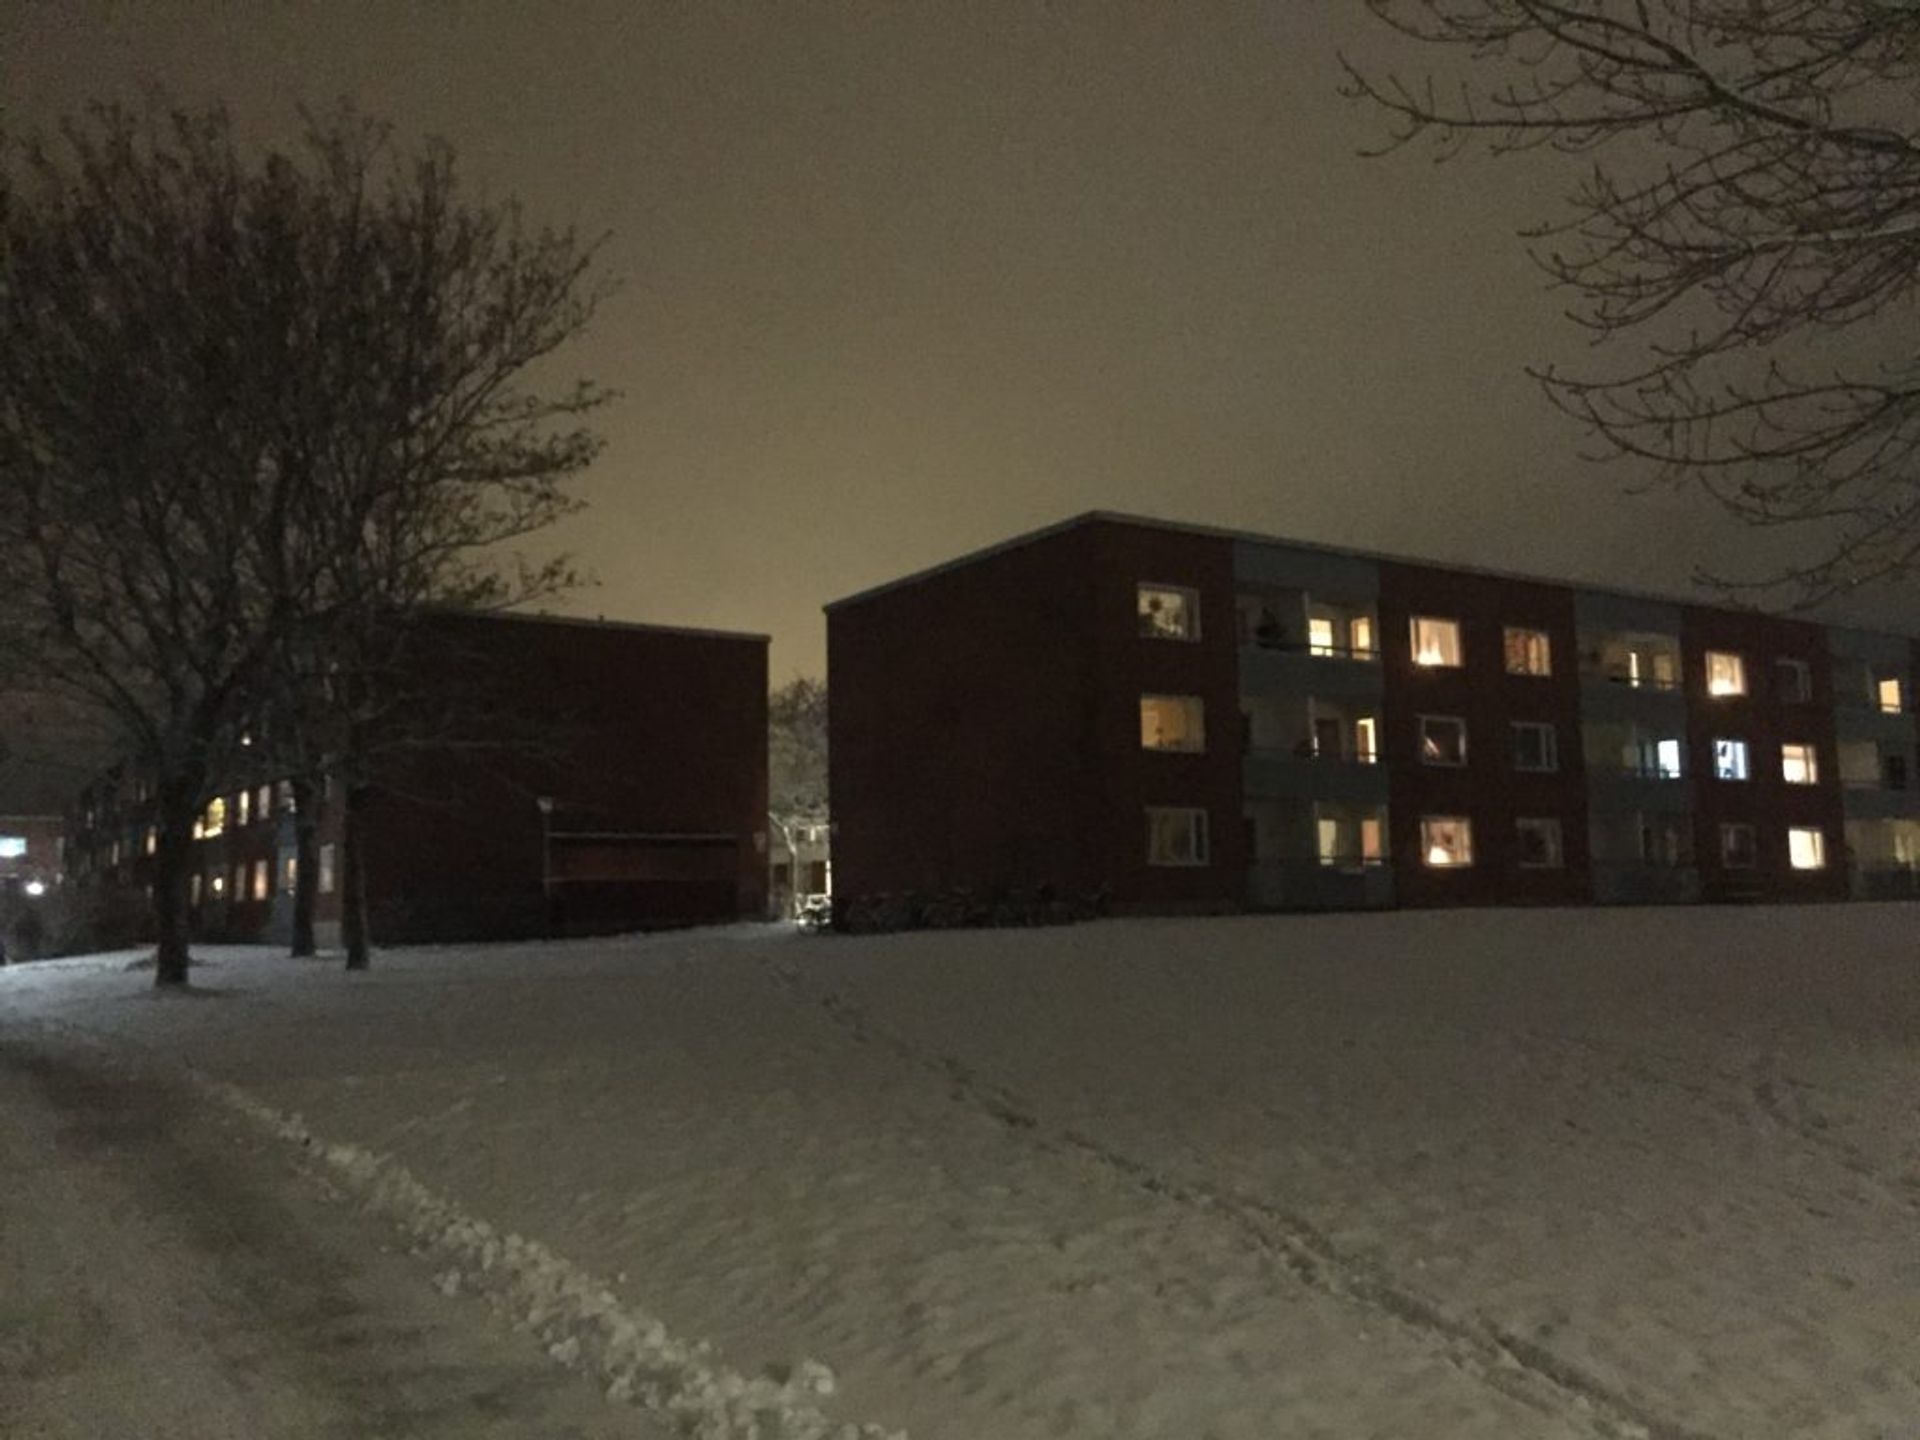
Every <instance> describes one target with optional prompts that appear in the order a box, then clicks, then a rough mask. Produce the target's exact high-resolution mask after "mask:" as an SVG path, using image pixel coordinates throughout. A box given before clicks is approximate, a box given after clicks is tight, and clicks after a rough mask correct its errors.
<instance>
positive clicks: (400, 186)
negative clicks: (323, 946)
mask: <svg viewBox="0 0 1920 1440" xmlns="http://www.w3.org/2000/svg"><path fill="white" fill-rule="evenodd" d="M592 251H593V247H592V246H591V245H583V244H581V243H580V242H579V241H578V240H577V239H576V238H575V237H574V235H573V234H572V233H571V232H551V231H545V230H539V231H534V230H530V229H529V228H528V227H526V226H525V225H524V224H523V223H522V221H521V219H520V216H519V213H518V211H517V210H516V209H515V208H514V207H512V206H511V205H499V204H486V203H479V202H474V201H471V200H468V199H467V198H465V197H464V196H463V194H462V193H461V191H460V190H459V187H458V184H457V181H456V177H455V173H454V166H453V160H452V157H451V154H450V153H449V152H448V151H447V150H446V149H445V147H442V146H431V147H427V148H426V149H424V150H422V151H420V152H418V153H412V154H401V153H399V152H398V151H397V150H396V149H395V147H394V146H393V145H392V142H391V139H390V136H389V133H388V132H387V130H386V129H385V128H384V127H381V126H378V125H375V124H373V123H372V122H369V121H366V120H363V119H361V118H359V117H357V116H354V115H352V114H351V113H343V114H341V115H338V116H335V117H332V118H329V119H324V120H313V121H310V122H309V124H308V127H307V130H306V133H305V135H304V137H303V140H302V142H301V143H300V145H298V146H297V147H295V148H294V149H292V150H291V151H290V152H289V151H271V152H268V153H265V154H263V155H260V156H258V157H256V158H253V159H249V158H248V157H247V156H245V155H243V154H242V152H241V150H240V147H239V146H238V145H237V143H236V141H235V139H234V136H233V134H232V127H231V125H230V123H229V122H228V119H227V117H226V115H225V114H224V112H222V111H220V110H217V109H216V110H211V111H205V112H185V111H175V112H164V113H163V112H153V113H149V114H146V115H134V114H130V113H128V112H126V111H123V110H120V109H117V108H114V107H96V108H94V109H92V110H89V111H88V112H86V114H85V115H83V116H81V117H79V118H77V119H72V120H69V121H68V122H66V123H65V124H64V125H63V127H62V129H61V132H60V135H59V137H58V139H57V140H55V141H52V142H46V141H41V140H37V139H35V140H29V141H25V142H16V143H13V144H10V145H9V146H8V147H7V148H6V150H5V154H4V164H3V165H0V484H4V486H5V500H6V503H5V504H0V580H4V581H5V582H6V584H7V589H8V594H9V601H10V604H11V605H13V606H14V607H15V608H14V610H13V611H12V612H11V613H10V615H9V620H8V623H7V624H6V625H5V626H4V628H3V629H0V643H4V644H5V645H6V646H7V655H6V656H5V657H4V658H5V659H6V661H7V662H8V663H10V664H12V665H14V666H15V667H17V668H19V669H20V670H22V671H23V673H30V674H31V675H33V676H34V677H35V679H36V681H37V682H38V683H40V684H42V685H44V686H47V687H50V688H54V689H57V690H59V691H61V692H63V693H67V694H71V695H76V696H78V697H80V698H82V699H83V700H85V701H86V702H88V703H89V704H91V705H92V706H94V707H95V708H97V709H98V710H100V711H101V712H102V713H104V714H105V715H106V716H108V717H109V718H110V719H111V721H112V723H113V726H114V729H115V731H116V734H117V739H118V741H119V743H120V744H121V746H122V747H123V748H124V750H125V751H126V752H127V753H128V754H129V756H130V757H131V759H132V761H133V763H134V765H135V767H136V769H137V770H138V771H139V772H141V773H142V774H144V775H145V776H146V777H147V778H148V779H149V780H150V781H151V782H152V784H153V787H154V790H155V793H156V795H157V802H156V813H155V817H154V819H155V828H156V831H157V844H156V853H155V876H154V910H155V924H156V929H157V931H158V936H159V947H158V957H157V959H158V963H157V979H158V981H159V983H161V984H172V983H181V982H184V980H185V978H186V973H187V963H188V957H187V936H186V925H185V907H186V892H187V876H188V872H189V870H190V868H191V842H192V826H193V821H194V818H195V816H196V815H197V814H198V812H199V810H200V808H201V806H202V805H203V804H204V803H205V801H206V800H207V798H208V797H209V795H210V794H211V793H213V790H214V788H215V787H217V786H218V785H219V784H220V783H221V781H222V780H223V778H225V777H226V776H227V775H228V774H229V773H230V772H231V771H232V769H233V767H234V765H235V764H236V762H237V760H238V758H239V753H240V739H241V736H242V735H243V733H245V732H246V731H247V730H248V729H249V728H252V727H258V726H259V725H260V724H261V722H262V720H263V719H268V720H269V721H270V726H269V732H270V733H274V732H277V733H278V734H279V735H280V736H281V737H283V738H287V737H293V738H294V739H295V740H296V741H297V746H296V749H297V753H298V754H299V755H300V756H301V757H302V758H303V760H304V761H306V762H310V763H312V764H314V765H317V766H319V767H321V768H325V769H328V770H331V771H337V772H338V774H339V776H340V778H341V781H342V789H343V795H344V799H343V803H344V805H345V806H346V824H347V831H348V834H347V847H346V848H347V854H346V855H345V856H344V857H343V858H344V859H345V862H346V863H345V865H344V866H343V879H345V881H346V894H345V895H344V896H343V899H344V901H345V905H346V911H345V914H346V919H345V929H346V932H347V937H348V941H349V956H350V961H349V963H352V964H364V963H365V960H366V945H365V930H364V924H359V925H356V920H357V919H363V914H364V912H363V910H362V911H360V912H359V913H358V914H356V901H357V900H358V901H359V903H360V904H363V896H364V886H363V885H362V884H359V883H357V881H356V877H357V876H358V874H359V871H358V869H357V868H356V862H355V859H354V854H355V846H356V837H355V835H354V791H355V787H356V786H359V787H362V788H364V785H365V783H366V781H365V779H364V775H365V757H366V756H367V755H368V754H369V752H370V748H371V741H370V739H369V736H370V734H371V733H372V732H373V730H374V729H375V728H376V727H377V726H378V725H379V724H380V723H381V721H382V718H383V717H384V716H385V715H386V714H387V713H389V709H390V707H391V706H392V705H393V703H394V698H393V694H392V690H391V687H390V686H389V684H388V682H390V681H391V680H392V678H393V674H394V671H393V665H394V659H395V657H396V656H397V655H398V654H399V653H400V650H399V647H400V646H401V644H402V643H403V636H404V632H405V630H406V628H407V627H406V620H407V617H408V616H409V615H410V614H412V613H413V612H414V611H416V610H417V609H418V608H419V607H421V606H423V605H428V604H434V603H440V604H448V603H451V604H464V605H482V606H485V605H506V604H511V603H514V602H516V601H519V600H524V599H527V598H530V597H532V596H537V595H540V594H544V593H547V592H549V591H550V590H552V589H553V588H555V587H557V586H560V585H563V584H565V583H567V582H568V580H569V579H570V576H571V572H570V571H569V570H568V569H567V567H566V565H565V563H564V562H562V561H552V562H547V563H544V564H539V565H533V566H530V567H529V566H525V565H522V564H519V563H517V562H515V561H514V560H513V559H512V558H511V557H510V556H509V557H508V558H507V560H506V562H505V563H504V564H503V563H496V562H495V561H494V560H493V559H492V558H491V557H492V555H493V554H494V553H495V552H496V549H497V547H499V546H502V545H506V544H508V543H510V542H512V541H515V540H518V539H520V538H523V537H525V536H528V535H531V534H533V533H534V532H536V531H538V530H540V529H542V528H543V527H544V526H546V525H547V524H549V523H551V522H552V521H553V520H555V519H557V518H559V517H560V516H561V515H563V514H565V513H567V511H568V510H569V509H571V508H572V505H573V502H572V501H571V500H570V499H569V498H568V497H567V495H566V494H565V492H564V482H565V481H566V480H567V479H568V478H570V477H571V476H572V475H574V474H575V473H576V472H577V471H578V470H579V469H580V468H582V467H583V466H584V465H585V464H586V463H587V462H588V461H589V460H590V459H591V457H592V455H593V453H594V451H595V449H596V445H597V442H596V441H595V439H594V437H593V436H592V435H591V434H590V433H589V432H587V431H586V430H585V429H584V428H582V426H581V424H580V423H579V422H580V419H581V417H583V416H584V415H585V414H586V413H587V412H588V411H589V410H591V409H592V408H593V407H594V406H596V405H598V404H599V403H601V402H602V400H603V399H604V398H605V396H604V394H603V393H602V392H600V391H598V390H597V389H595V388H594V387H592V386H590V385H586V384H584V383H583V384H579V385H576V386H573V387H571V388H568V389H565V390H564V391H562V392H561V393H560V394H558V395H557V396H554V395H546V394H543V393H541V392H539V391H536V390H533V389H531V388H530V387H529V386H528V385H527V384H526V383H525V378H524V376H525V372H526V371H527V370H528V369H529V367H532V366H535V365H536V364H538V363H539V362H540V361H542V360H544V359H545V358H546V357H547V356H549V355H550V354H551V352H552V351H553V350H554V349H555V348H556V347H557V346H559V345H560V344H561V343H563V342H564V341H565V340H567V339H569V338H571V337H572V336H573V335H574V334H576V333H577V332H578V331H579V330H580V328H581V327H582V326H584V324H585V323H586V321H587V319H588V318H589V317H590V316H591V314H592V311H593V309H594V306H595V304H596V302H597V301H598V299H599V298H600V296H601V294H602V293H603V291H602V290H601V288H600V287H599V286H598V285H597V283H596V282H595V281H594V280H593V278H592V276H591V260H592ZM302 769H303V771H305V773H306V774H309V775H310V774H311V773H313V772H312V771H311V770H308V769H306V766H305V765H304V764H303V766H302Z"/></svg>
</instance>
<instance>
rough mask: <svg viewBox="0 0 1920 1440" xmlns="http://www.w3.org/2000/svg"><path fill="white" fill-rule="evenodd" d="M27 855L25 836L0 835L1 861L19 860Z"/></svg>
mask: <svg viewBox="0 0 1920 1440" xmlns="http://www.w3.org/2000/svg"><path fill="white" fill-rule="evenodd" d="M26 853H27V837H26V836H24V835H0V860H18V859H19V858H20V857H21V856H23V855H25V854H26Z"/></svg>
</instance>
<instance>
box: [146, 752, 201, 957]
mask: <svg viewBox="0 0 1920 1440" xmlns="http://www.w3.org/2000/svg"><path fill="white" fill-rule="evenodd" d="M197 793H198V787H197V786H194V785H192V784H190V783H187V782H183V781H177V780H169V781H166V782H164V783H163V784H162V785H161V787H160V797H159V804H158V806H157V808H156V811H155V815H154V820H155V824H154V832H155V833H154V840H153V926H154V938H155V945H154V952H153V983H154V984H155V985H185V984H186V983H187V967H188V965H189V964H190V963H191V960H190V958H189V956H188V925H189V917H188V914H187V877H188V876H189V875H191V874H192V873H193V817H194V801H195V798H196V796H197Z"/></svg>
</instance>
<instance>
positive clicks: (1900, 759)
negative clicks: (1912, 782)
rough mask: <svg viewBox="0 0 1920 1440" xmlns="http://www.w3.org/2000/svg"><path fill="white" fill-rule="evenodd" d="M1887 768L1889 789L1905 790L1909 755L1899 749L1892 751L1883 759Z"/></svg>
mask: <svg viewBox="0 0 1920 1440" xmlns="http://www.w3.org/2000/svg"><path fill="white" fill-rule="evenodd" d="M1882 764H1883V765H1884V766H1885V769H1886V778H1887V789H1889V790H1904V789H1906V788H1907V757H1906V756H1905V755H1903V754H1902V753H1901V752H1899V751H1898V750H1895V751H1892V752H1890V753H1889V754H1888V755H1887V756H1886V757H1885V758H1884V759H1883V761H1882Z"/></svg>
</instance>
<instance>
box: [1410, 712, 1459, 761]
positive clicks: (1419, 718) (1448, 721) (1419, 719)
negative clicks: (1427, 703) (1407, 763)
mask: <svg viewBox="0 0 1920 1440" xmlns="http://www.w3.org/2000/svg"><path fill="white" fill-rule="evenodd" d="M1414 720H1415V737H1416V739H1417V740H1418V742H1419V747H1420V763H1421V764H1422V765H1431V766H1433V767H1434V768H1435V769H1437V770H1464V769H1466V768H1467V759H1468V755H1467V722H1466V719H1465V717H1464V716H1460V715H1416V716H1415V717H1414ZM1432 722H1438V723H1440V724H1442V725H1452V726H1454V727H1455V728H1456V729H1457V730H1458V731H1459V732H1460V758H1459V759H1458V760H1432V759H1429V758H1428V757H1427V726H1428V724H1429V723H1432Z"/></svg>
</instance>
